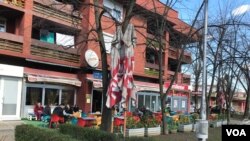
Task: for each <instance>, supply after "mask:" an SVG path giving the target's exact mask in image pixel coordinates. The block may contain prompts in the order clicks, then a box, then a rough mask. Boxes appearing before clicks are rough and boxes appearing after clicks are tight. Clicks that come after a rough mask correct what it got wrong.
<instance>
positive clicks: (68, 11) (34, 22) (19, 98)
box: [0, 0, 191, 120]
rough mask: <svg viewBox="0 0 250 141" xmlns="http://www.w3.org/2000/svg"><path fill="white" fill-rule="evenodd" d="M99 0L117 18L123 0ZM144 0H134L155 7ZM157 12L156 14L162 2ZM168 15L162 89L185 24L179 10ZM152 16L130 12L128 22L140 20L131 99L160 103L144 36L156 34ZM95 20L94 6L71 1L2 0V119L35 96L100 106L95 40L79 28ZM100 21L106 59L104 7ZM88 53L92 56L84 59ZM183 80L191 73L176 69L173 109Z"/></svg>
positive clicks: (182, 93) (153, 106) (19, 113)
mask: <svg viewBox="0 0 250 141" xmlns="http://www.w3.org/2000/svg"><path fill="white" fill-rule="evenodd" d="M85 2H88V1H85ZM100 2H102V3H103V6H104V8H106V9H108V10H110V12H111V13H112V14H114V16H115V17H116V18H118V20H122V18H123V14H124V10H125V9H124V7H123V6H122V1H117V2H115V3H113V2H111V1H110V0H103V1H100ZM150 2H152V1H148V3H147V4H145V1H143V0H137V2H136V9H138V10H144V11H148V12H149V14H150V13H152V14H153V12H151V10H150V9H152V8H153V7H152V6H153V4H152V3H150ZM155 4H156V7H158V9H161V8H159V7H162V8H164V7H165V5H164V4H162V3H161V2H159V1H158V0H155ZM158 12H159V13H158V14H160V12H161V10H159V11H158ZM72 13H74V14H76V15H74V14H72ZM79 15H81V16H79ZM168 16H169V17H171V18H169V20H168V22H169V23H171V24H169V25H171V29H173V31H172V32H171V33H169V32H165V35H164V36H163V38H164V40H165V47H166V49H165V50H164V53H163V57H162V60H163V72H162V74H163V78H164V91H165V90H166V89H167V88H168V85H169V82H170V80H171V78H172V77H173V74H174V71H175V70H176V63H177V61H178V60H177V58H178V56H179V53H180V49H179V47H178V45H176V44H173V42H178V40H179V39H180V38H185V37H186V34H185V33H182V30H181V27H184V28H185V29H187V27H189V26H188V25H187V24H185V23H184V22H183V21H181V20H180V19H179V18H178V12H177V11H175V10H173V9H169V14H168ZM153 22H154V21H150V20H149V19H147V17H146V16H139V15H138V16H135V17H134V18H132V23H133V24H134V25H140V24H141V25H144V26H145V28H137V46H136V47H135V48H134V51H135V54H136V55H135V65H136V67H135V70H134V78H135V85H136V90H137V93H136V95H137V100H138V102H137V107H141V106H146V107H148V108H149V109H150V110H152V111H158V110H159V109H160V99H159V86H158V82H159V80H158V73H159V70H158V66H159V63H158V60H157V55H156V54H155V53H154V50H151V49H150V48H149V47H148V44H146V43H147V41H148V40H150V39H152V38H153V37H154V36H155V35H154V34H155V32H154V31H153V30H154V28H152V26H151V25H153ZM93 23H95V19H94V15H93V7H87V8H84V10H82V11H81V13H80V14H79V12H78V11H74V12H72V6H71V5H64V4H62V3H60V2H58V1H56V0H43V1H40V0H0V102H1V104H0V120H5V119H8V120H11V119H13V120H16V119H20V118H21V117H25V116H26V115H27V112H28V111H29V110H30V109H33V105H34V104H35V103H36V102H41V103H42V105H47V104H53V105H55V104H66V103H68V104H70V105H75V104H77V105H78V106H79V107H80V108H81V109H83V111H85V112H96V111H102V102H103V101H102V91H101V89H102V80H101V73H102V71H101V63H100V61H101V57H100V51H99V45H98V43H97V42H94V41H89V42H88V43H87V44H83V43H81V41H83V40H86V39H83V38H84V37H85V36H83V34H84V33H85V32H86V31H88V30H89V29H90V28H91V27H92V26H93ZM102 23H103V26H104V27H109V28H105V30H104V39H105V41H107V42H106V49H107V54H108V60H110V55H109V53H110V47H111V45H110V41H111V40H112V38H113V36H114V33H115V29H116V28H115V26H114V25H112V24H113V21H112V20H111V18H110V17H109V16H108V15H105V14H104V17H103V18H102ZM110 25H111V26H110ZM139 31H140V34H139ZM145 36H146V37H145ZM84 43H85V42H84ZM142 43H144V44H142ZM173 45H175V46H173ZM181 45H182V44H179V46H181ZM93 54H94V55H93ZM85 58H86V59H85ZM89 58H91V59H94V60H95V61H93V60H92V61H88V59H89ZM86 60H87V61H86ZM96 61H97V62H96ZM93 62H94V63H93ZM187 63H191V54H190V53H188V52H185V53H184V57H183V59H182V64H187ZM189 83H190V76H189V75H186V74H183V73H181V70H178V74H177V79H176V81H175V84H174V85H173V86H172V91H171V94H170V95H169V97H168V99H166V100H167V101H168V102H170V104H171V106H172V109H173V110H181V111H188V107H189V106H188V104H189V101H190V95H189V90H188V89H187V88H188V87H187V86H188V85H189ZM130 110H132V109H131V108H130Z"/></svg>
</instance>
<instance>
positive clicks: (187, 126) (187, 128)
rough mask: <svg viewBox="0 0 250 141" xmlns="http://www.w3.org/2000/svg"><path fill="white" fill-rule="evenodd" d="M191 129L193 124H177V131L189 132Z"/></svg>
mask: <svg viewBox="0 0 250 141" xmlns="http://www.w3.org/2000/svg"><path fill="white" fill-rule="evenodd" d="M192 130H193V124H185V125H184V124H182V125H179V127H178V131H180V132H191V131H192Z"/></svg>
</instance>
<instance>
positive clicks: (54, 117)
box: [49, 114, 60, 128]
mask: <svg viewBox="0 0 250 141" xmlns="http://www.w3.org/2000/svg"><path fill="white" fill-rule="evenodd" d="M59 121H60V117H59V116H58V115H56V114H52V115H51V117H50V122H49V128H51V126H52V124H53V123H55V124H56V128H57V127H58V124H59Z"/></svg>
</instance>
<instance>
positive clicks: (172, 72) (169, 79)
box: [166, 70, 175, 81]
mask: <svg viewBox="0 0 250 141" xmlns="http://www.w3.org/2000/svg"><path fill="white" fill-rule="evenodd" d="M174 73H175V72H174V71H170V70H168V73H167V80H166V81H171V80H172V79H173V78H174Z"/></svg>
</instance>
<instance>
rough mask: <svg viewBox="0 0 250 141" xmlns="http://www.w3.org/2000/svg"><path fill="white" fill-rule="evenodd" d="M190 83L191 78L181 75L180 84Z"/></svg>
mask: <svg viewBox="0 0 250 141" xmlns="http://www.w3.org/2000/svg"><path fill="white" fill-rule="evenodd" d="M190 82H191V76H190V75H187V74H182V83H184V84H188V85H189V84H190Z"/></svg>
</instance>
